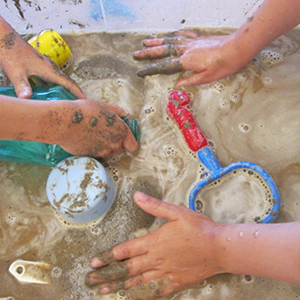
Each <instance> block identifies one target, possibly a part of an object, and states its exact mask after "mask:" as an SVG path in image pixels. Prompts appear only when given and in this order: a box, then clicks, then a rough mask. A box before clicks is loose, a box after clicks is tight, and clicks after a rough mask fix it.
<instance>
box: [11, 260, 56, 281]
mask: <svg viewBox="0 0 300 300" xmlns="http://www.w3.org/2000/svg"><path fill="white" fill-rule="evenodd" d="M9 272H10V273H11V274H12V275H13V276H14V277H15V278H16V279H17V280H18V281H20V282H24V283H38V284H49V283H51V265H49V264H48V263H45V262H39V261H26V260H22V259H18V260H16V261H14V262H13V263H12V264H11V265H10V267H9Z"/></svg>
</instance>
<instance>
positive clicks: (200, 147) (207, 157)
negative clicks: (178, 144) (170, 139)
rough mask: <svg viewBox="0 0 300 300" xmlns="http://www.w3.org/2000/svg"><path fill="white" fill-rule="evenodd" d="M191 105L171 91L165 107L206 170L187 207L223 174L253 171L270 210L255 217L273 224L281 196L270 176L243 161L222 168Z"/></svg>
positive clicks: (183, 95)
mask: <svg viewBox="0 0 300 300" xmlns="http://www.w3.org/2000/svg"><path fill="white" fill-rule="evenodd" d="M189 104H190V97H189V94H188V93H186V92H183V91H176V92H172V93H170V95H169V102H168V105H167V114H168V116H169V117H170V118H171V119H172V120H173V121H175V122H176V123H177V125H178V127H179V129H180V131H181V133H182V134H183V137H184V139H185V141H186V143H187V145H188V146H189V148H190V149H191V150H192V151H194V152H197V156H198V158H199V160H200V162H201V163H202V164H203V165H204V167H205V173H204V175H203V179H202V180H200V181H199V182H198V183H197V184H196V185H195V186H194V187H193V189H192V191H191V193H190V196H189V206H190V208H191V209H192V210H195V211H196V210H197V209H196V207H197V203H196V197H197V195H198V193H199V191H200V190H201V189H202V188H203V187H204V186H207V185H209V184H211V183H212V182H214V181H216V180H218V179H220V178H221V177H223V176H225V175H226V174H229V173H230V174H232V175H234V173H235V170H238V169H241V170H243V171H244V172H249V171H250V172H255V173H256V174H258V175H259V176H260V178H261V179H262V180H263V181H264V183H265V184H266V185H267V187H268V188H269V191H270V202H271V209H270V210H269V211H268V212H267V214H266V217H264V218H263V219H262V218H260V217H257V218H255V222H257V223H270V222H273V221H274V220H275V219H276V217H277V216H278V213H279V208H280V197H279V193H278V191H277V188H276V186H275V183H274V182H273V180H272V178H271V176H270V175H269V174H268V173H267V172H265V171H264V170H263V169H262V168H261V167H260V166H258V165H256V164H254V163H251V162H246V161H239V162H235V163H233V164H230V165H229V166H226V167H224V168H222V167H221V165H220V163H219V161H218V160H217V158H216V156H215V155H214V153H213V151H212V150H211V149H210V147H209V146H208V142H207V139H206V137H205V135H204V134H203V132H202V131H201V130H200V128H199V126H198V124H197V122H196V120H195V119H194V116H193V114H192V112H191V111H190V110H189V108H188V105H189Z"/></svg>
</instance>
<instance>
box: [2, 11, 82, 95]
mask: <svg viewBox="0 0 300 300" xmlns="http://www.w3.org/2000/svg"><path fill="white" fill-rule="evenodd" d="M1 22H2V23H4V22H5V21H4V19H2V18H1V16H0V25H1V24H2V23H1ZM5 26H6V27H5ZM5 26H4V27H3V28H4V29H6V31H5V32H2V31H4V29H3V28H2V27H0V65H1V67H2V69H3V70H4V72H5V73H6V74H7V76H8V77H9V79H10V80H11V82H12V83H13V85H14V87H15V91H16V94H17V96H18V97H20V98H30V96H31V94H32V90H31V86H30V84H29V82H28V77H30V76H33V75H34V76H38V77H40V78H42V79H43V80H45V81H47V82H52V83H56V84H59V85H62V86H64V87H65V88H67V89H68V90H70V91H71V92H72V93H73V94H74V95H75V96H76V97H78V98H79V99H83V98H85V96H84V94H83V92H82V91H81V89H80V88H79V87H78V85H77V84H76V83H75V82H74V81H73V80H71V79H70V78H68V77H67V76H65V75H64V74H63V73H62V72H61V71H60V70H59V69H58V68H57V67H56V65H55V64H54V63H53V62H51V61H50V59H48V58H47V57H46V56H44V55H42V54H40V53H39V52H38V51H37V50H35V49H34V48H33V47H31V46H30V45H29V44H28V43H27V42H26V41H24V40H23V39H22V38H21V37H20V36H19V34H18V33H17V32H16V31H15V30H13V29H12V28H11V27H10V26H9V25H8V24H7V23H5Z"/></svg>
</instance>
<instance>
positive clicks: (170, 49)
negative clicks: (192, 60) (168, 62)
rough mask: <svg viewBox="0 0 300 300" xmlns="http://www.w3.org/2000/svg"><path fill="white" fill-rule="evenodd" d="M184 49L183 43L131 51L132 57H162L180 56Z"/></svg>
mask: <svg viewBox="0 0 300 300" xmlns="http://www.w3.org/2000/svg"><path fill="white" fill-rule="evenodd" d="M185 49H186V46H184V45H173V44H168V45H163V46H158V47H154V48H149V49H145V50H140V51H135V52H134V53H133V58H134V59H153V58H163V57H168V56H181V55H182V54H183V53H184V51H185Z"/></svg>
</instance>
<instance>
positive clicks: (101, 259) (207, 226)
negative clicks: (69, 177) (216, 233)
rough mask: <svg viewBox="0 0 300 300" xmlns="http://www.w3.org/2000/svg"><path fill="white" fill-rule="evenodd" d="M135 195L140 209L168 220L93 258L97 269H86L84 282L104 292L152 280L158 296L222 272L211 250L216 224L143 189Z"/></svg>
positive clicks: (92, 260)
mask: <svg viewBox="0 0 300 300" xmlns="http://www.w3.org/2000/svg"><path fill="white" fill-rule="evenodd" d="M134 200H135V202H136V203H137V204H138V205H139V206H140V207H141V208H142V209H143V210H145V211H147V212H148V213H150V214H152V215H154V216H157V217H160V218H165V219H167V220H168V221H169V222H168V223H166V224H164V225H163V226H161V227H160V228H159V229H157V230H155V231H153V232H151V233H149V234H147V235H146V236H143V237H140V238H137V239H134V240H130V241H127V242H125V243H123V244H120V245H118V246H116V247H114V248H113V249H111V250H108V251H106V252H104V253H102V254H100V255H99V256H98V257H94V258H92V259H91V261H90V266H91V267H92V268H94V269H96V270H94V271H92V272H90V273H88V274H87V276H86V284H87V285H88V286H99V293H100V294H108V293H112V292H116V291H118V290H120V289H130V288H132V287H134V286H140V285H145V284H150V283H156V286H157V293H156V296H157V297H161V296H165V295H168V294H172V293H173V292H175V291H178V290H180V289H182V288H184V287H186V286H188V285H190V284H193V283H196V282H200V281H201V280H203V279H205V278H207V277H210V276H212V275H214V274H217V273H221V272H222V270H221V269H220V268H219V267H218V266H217V265H216V264H215V262H214V257H213V251H212V232H213V230H214V228H215V227H216V223H214V222H213V221H212V220H211V219H209V218H208V217H206V216H203V215H201V214H198V213H195V212H193V211H191V210H189V209H187V208H184V207H181V206H177V205H173V204H169V203H167V202H163V201H160V200H158V199H155V198H152V197H150V196H147V195H145V194H143V193H141V192H136V193H135V195H134ZM187 253H188V254H189V255H186V254H187Z"/></svg>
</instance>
